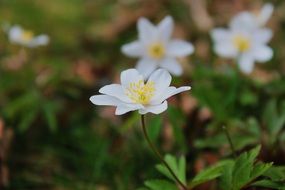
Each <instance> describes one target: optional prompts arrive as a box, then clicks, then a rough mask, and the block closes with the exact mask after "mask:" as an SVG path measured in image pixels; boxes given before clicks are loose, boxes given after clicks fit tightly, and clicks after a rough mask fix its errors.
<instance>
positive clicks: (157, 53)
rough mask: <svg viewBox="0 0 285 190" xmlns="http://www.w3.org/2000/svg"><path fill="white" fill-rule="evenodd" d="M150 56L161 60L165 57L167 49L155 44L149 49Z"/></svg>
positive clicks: (160, 44)
mask: <svg viewBox="0 0 285 190" xmlns="http://www.w3.org/2000/svg"><path fill="white" fill-rule="evenodd" d="M148 54H149V56H150V57H151V58H154V59H161V58H162V57H164V55H165V48H164V45H163V44H162V43H153V44H151V45H150V46H149V48H148Z"/></svg>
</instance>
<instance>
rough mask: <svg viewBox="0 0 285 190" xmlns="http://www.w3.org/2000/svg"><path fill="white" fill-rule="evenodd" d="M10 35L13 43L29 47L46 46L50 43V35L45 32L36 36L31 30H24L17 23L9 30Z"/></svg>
mask: <svg viewBox="0 0 285 190" xmlns="http://www.w3.org/2000/svg"><path fill="white" fill-rule="evenodd" d="M8 37H9V40H10V42H11V43H15V44H19V45H22V46H25V47H28V48H34V47H38V46H44V45H47V44H48V43H49V37H48V36H47V35H45V34H41V35H38V36H35V35H34V33H33V32H32V31H30V30H24V29H23V28H21V27H20V26H18V25H16V26H13V27H11V28H10V29H9V30H8Z"/></svg>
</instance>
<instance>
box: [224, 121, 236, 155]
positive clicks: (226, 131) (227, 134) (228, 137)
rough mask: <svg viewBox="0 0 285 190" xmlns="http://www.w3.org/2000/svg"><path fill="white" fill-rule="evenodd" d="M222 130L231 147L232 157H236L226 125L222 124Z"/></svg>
mask: <svg viewBox="0 0 285 190" xmlns="http://www.w3.org/2000/svg"><path fill="white" fill-rule="evenodd" d="M223 130H224V132H225V134H226V136H227V139H228V141H229V144H230V147H231V149H232V153H233V155H234V157H235V158H237V154H236V150H235V147H234V144H233V141H232V139H231V136H230V133H229V131H228V129H227V127H226V126H223Z"/></svg>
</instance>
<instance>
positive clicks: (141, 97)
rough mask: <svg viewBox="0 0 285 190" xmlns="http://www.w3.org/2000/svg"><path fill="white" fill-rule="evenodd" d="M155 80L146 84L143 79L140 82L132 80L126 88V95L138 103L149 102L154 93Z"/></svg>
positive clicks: (144, 103)
mask: <svg viewBox="0 0 285 190" xmlns="http://www.w3.org/2000/svg"><path fill="white" fill-rule="evenodd" d="M154 91H155V88H154V82H152V81H149V82H147V83H146V84H144V81H143V80H139V81H138V82H132V83H130V84H129V87H128V88H127V90H126V95H127V96H128V97H129V98H130V99H131V100H132V101H133V103H137V104H143V105H146V104H149V102H150V100H151V98H152V97H153V95H154Z"/></svg>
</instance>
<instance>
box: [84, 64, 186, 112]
mask: <svg viewBox="0 0 285 190" xmlns="http://www.w3.org/2000/svg"><path fill="white" fill-rule="evenodd" d="M170 83H171V76H170V74H169V73H168V72H167V71H166V70H164V69H158V70H156V71H155V72H153V73H152V74H151V75H150V77H149V79H148V81H147V82H144V78H143V75H140V74H139V72H138V71H137V70H136V69H128V70H125V71H123V72H122V73H121V84H111V85H107V86H104V87H102V88H101V89H100V90H99V92H100V93H102V95H95V96H92V97H91V98H90V101H91V102H92V103H93V104H95V105H108V106H116V107H117V109H116V112H115V114H116V115H122V114H124V113H127V112H129V111H135V110H138V111H139V113H140V114H146V113H148V112H151V113H154V114H160V113H161V112H163V111H165V110H166V109H167V101H166V99H168V98H169V97H171V96H173V95H175V94H178V93H180V92H183V91H187V90H190V87H189V86H183V87H180V88H175V87H173V86H169V85H170Z"/></svg>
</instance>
